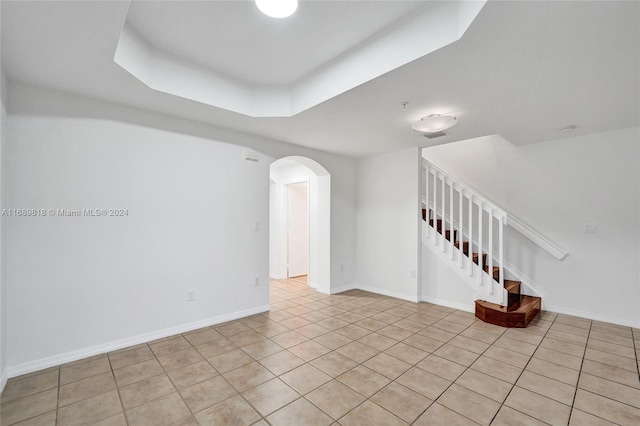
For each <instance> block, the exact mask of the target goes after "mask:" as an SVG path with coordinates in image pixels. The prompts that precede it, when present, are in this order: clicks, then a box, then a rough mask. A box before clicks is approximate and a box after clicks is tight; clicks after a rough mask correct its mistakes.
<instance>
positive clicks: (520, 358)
mask: <svg viewBox="0 0 640 426" xmlns="http://www.w3.org/2000/svg"><path fill="white" fill-rule="evenodd" d="M483 355H484V356H486V357H489V358H493V359H495V360H498V361H502V362H504V363H506V364H509V365H512V366H514V367H517V368H524V367H525V366H526V365H527V363H528V362H529V360H530V359H531V357H530V356H529V355H524V354H521V353H519V352H515V351H512V350H509V349H505V348H501V347H498V346H491V347H490V348H489V349H487V350H486V351H485V352H484V354H483Z"/></svg>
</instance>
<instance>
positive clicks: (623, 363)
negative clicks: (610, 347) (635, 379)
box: [584, 348, 638, 372]
mask: <svg viewBox="0 0 640 426" xmlns="http://www.w3.org/2000/svg"><path fill="white" fill-rule="evenodd" d="M584 357H585V359H589V360H591V361H595V362H599V363H601V364H607V365H611V366H613V367H618V368H623V369H625V370H629V371H633V372H635V371H637V370H638V365H637V364H636V360H634V359H630V358H627V357H623V356H619V355H614V354H610V353H607V352H602V351H597V350H595V349H590V348H587V351H586V352H585V355H584Z"/></svg>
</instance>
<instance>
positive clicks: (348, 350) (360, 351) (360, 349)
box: [336, 342, 379, 363]
mask: <svg viewBox="0 0 640 426" xmlns="http://www.w3.org/2000/svg"><path fill="white" fill-rule="evenodd" d="M336 352H338V353H339V354H342V355H344V356H346V357H347V358H351V359H352V360H354V361H355V362H358V363H362V362H365V361H366V360H368V359H369V358H371V357H373V356H375V355H377V354H378V352H379V351H377V350H376V349H373V348H372V347H371V346H367V345H365V344H363V343H360V342H351V343H349V344H348V345H345V346H343V347H341V348H338V349H336Z"/></svg>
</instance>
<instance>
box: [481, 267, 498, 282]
mask: <svg viewBox="0 0 640 426" xmlns="http://www.w3.org/2000/svg"><path fill="white" fill-rule="evenodd" d="M482 269H483V270H484V271H485V272H486V273H487V274H489V265H487V264H485V265H484V266H483V267H482ZM489 275H491V274H489ZM493 279H494V280H495V281H500V267H499V266H494V267H493Z"/></svg>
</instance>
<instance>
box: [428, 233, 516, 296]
mask: <svg viewBox="0 0 640 426" xmlns="http://www.w3.org/2000/svg"><path fill="white" fill-rule="evenodd" d="M436 239H437V240H436ZM422 244H423V245H424V246H425V247H427V248H429V249H430V250H431V251H432V252H433V253H434V254H436V255H437V256H438V257H439V258H440V260H442V261H443V262H444V263H445V264H447V265H448V266H449V267H450V268H451V269H453V270H454V271H455V273H456V274H457V275H458V276H459V277H460V278H461V279H462V281H463V282H465V283H466V284H467V285H468V286H469V287H471V289H472V290H473V291H474V292H475V293H476V294H477V296H478V297H479V298H481V299H483V300H486V301H487V302H492V303H497V304H500V305H503V304H505V303H506V300H507V290H505V289H504V288H502V287H500V284H499V283H498V282H497V281H495V280H493V279H492V278H491V277H490V276H489V274H487V273H486V272H484V271H483V270H481V269H480V268H479V267H478V265H476V264H475V263H473V262H470V263H471V267H472V276H469V270H468V268H466V267H465V268H460V257H459V256H461V255H462V256H464V255H463V254H462V252H461V251H460V250H458V249H456V248H455V247H452V244H451V243H450V242H449V241H448V240H446V239H445V238H444V236H443V235H442V234H439V233H438V232H436V230H435V228H433V227H431V226H429V225H428V224H427V223H426V222H423V224H422ZM443 244H444V249H443ZM452 250H453V256H452ZM464 257H465V259H464V261H465V262H466V261H467V257H466V256H464ZM466 264H467V265H468V262H467V263H466ZM478 274H481V276H482V282H480V280H479V279H478ZM490 286H493V294H491V291H490Z"/></svg>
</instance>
